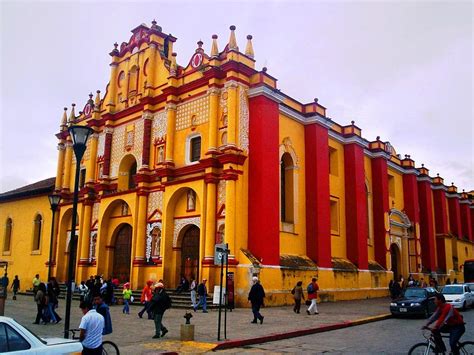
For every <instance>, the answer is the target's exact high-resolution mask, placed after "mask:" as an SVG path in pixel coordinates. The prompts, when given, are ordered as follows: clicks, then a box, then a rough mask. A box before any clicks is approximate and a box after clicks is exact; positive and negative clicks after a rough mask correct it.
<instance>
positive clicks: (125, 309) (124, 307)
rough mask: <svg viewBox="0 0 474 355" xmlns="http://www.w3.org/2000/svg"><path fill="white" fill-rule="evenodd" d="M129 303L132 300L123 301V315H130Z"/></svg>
mask: <svg viewBox="0 0 474 355" xmlns="http://www.w3.org/2000/svg"><path fill="white" fill-rule="evenodd" d="M129 301H130V300H126V299H124V300H123V311H122V312H123V313H127V314H129V313H130V307H129V306H128V302H129Z"/></svg>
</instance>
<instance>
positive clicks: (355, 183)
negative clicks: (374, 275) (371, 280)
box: [344, 143, 369, 270]
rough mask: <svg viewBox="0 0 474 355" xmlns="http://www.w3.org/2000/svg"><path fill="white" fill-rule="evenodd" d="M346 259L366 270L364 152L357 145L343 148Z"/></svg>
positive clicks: (366, 234) (366, 232) (366, 229)
mask: <svg viewBox="0 0 474 355" xmlns="http://www.w3.org/2000/svg"><path fill="white" fill-rule="evenodd" d="M344 180H345V197H346V226H347V227H346V231H347V232H346V234H347V257H348V258H349V260H350V261H352V262H353V263H354V264H356V265H357V267H358V268H359V269H364V270H366V269H368V267H369V264H368V250H367V236H368V225H367V213H368V212H367V195H366V189H365V172H364V150H363V148H362V147H361V146H360V145H358V144H355V143H353V144H347V145H345V146H344Z"/></svg>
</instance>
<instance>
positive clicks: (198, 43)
mask: <svg viewBox="0 0 474 355" xmlns="http://www.w3.org/2000/svg"><path fill="white" fill-rule="evenodd" d="M203 44H204V43H203V42H202V41H201V40H199V41H198V42H197V45H198V47H199V48H202V45H203Z"/></svg>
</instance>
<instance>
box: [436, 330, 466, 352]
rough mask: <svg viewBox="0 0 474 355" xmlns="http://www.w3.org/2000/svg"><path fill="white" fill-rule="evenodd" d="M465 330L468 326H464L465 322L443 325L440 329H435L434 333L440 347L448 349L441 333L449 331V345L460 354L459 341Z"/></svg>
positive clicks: (444, 349)
mask: <svg viewBox="0 0 474 355" xmlns="http://www.w3.org/2000/svg"><path fill="white" fill-rule="evenodd" d="M465 331H466V328H465V327H464V324H460V325H455V326H449V325H443V326H442V327H441V328H440V329H437V330H434V331H433V335H434V338H435V342H436V345H438V347H439V349H440V350H443V351H446V346H445V345H444V342H443V339H442V338H441V333H449V346H450V347H451V351H452V352H453V354H459V350H458V347H457V343H458V341H459V339H461V337H462V335H463V334H464V332H465Z"/></svg>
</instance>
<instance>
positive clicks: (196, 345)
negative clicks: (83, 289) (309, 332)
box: [5, 295, 389, 354]
mask: <svg viewBox="0 0 474 355" xmlns="http://www.w3.org/2000/svg"><path fill="white" fill-rule="evenodd" d="M64 306H65V301H64V300H60V305H59V310H58V313H59V315H60V316H61V317H63V315H64ZM388 307H389V299H388V298H375V299H368V300H358V301H341V302H336V303H322V304H319V305H318V308H319V315H311V316H308V315H307V314H306V312H305V309H306V308H302V313H301V314H295V313H294V312H293V310H292V307H291V306H287V307H272V308H263V309H262V314H263V315H264V316H265V320H264V322H263V324H262V325H260V324H250V321H251V320H252V313H251V310H250V309H249V308H239V309H235V310H233V311H232V312H227V339H228V341H229V342H233V344H234V343H235V344H239V343H240V341H242V340H246V339H247V340H248V339H252V338H259V339H261V338H262V337H267V340H268V339H269V338H271V337H272V336H273V337H275V336H279V335H281V334H287V333H289V332H295V331H304V330H305V329H311V328H317V327H322V326H327V325H332V324H340V323H343V322H351V321H357V320H360V319H366V318H369V317H374V316H378V315H383V314H387V312H388ZM139 310H140V309H139V307H137V306H132V307H131V314H130V315H125V314H122V306H113V307H111V315H112V321H113V333H112V334H110V335H107V336H105V338H106V339H109V340H112V341H113V342H115V343H116V344H117V345H118V346H119V347H120V350H121V353H122V354H157V353H162V352H173V351H175V352H180V353H185V352H193V353H204V352H208V351H211V350H212V349H214V348H215V347H216V346H217V345H218V341H217V320H218V312H217V311H216V310H212V311H209V313H207V314H206V313H202V312H197V313H194V312H193V313H192V314H193V318H192V319H191V323H192V324H195V341H193V342H182V341H180V325H181V324H184V323H185V319H184V318H183V316H184V313H185V311H184V310H182V309H171V310H169V311H168V312H166V314H165V317H164V324H165V325H166V327H167V328H168V329H169V333H168V334H167V335H166V337H165V338H163V339H152V338H151V337H152V336H153V334H154V324H153V321H151V320H147V319H145V318H143V319H140V318H138V316H137V313H138V311H139ZM35 315H36V305H35V303H34V301H33V298H32V297H31V296H18V300H17V301H13V300H12V299H11V295H9V297H8V299H7V301H6V305H5V316H9V317H12V318H14V319H16V320H17V321H18V322H19V323H21V324H23V325H25V326H26V327H28V328H29V329H30V330H32V331H34V332H35V333H36V334H38V335H39V336H59V337H62V335H63V331H64V323H63V322H64V317H63V321H61V323H59V324H55V325H53V324H50V325H35V324H32V323H33V321H34V318H35ZM81 315H82V314H81V312H80V309H79V307H78V302H77V301H73V305H72V310H71V327H72V328H77V327H78V325H79V322H80V317H81ZM223 315H224V314H222V316H223ZM222 338H223V332H222ZM240 344H242V343H240ZM243 344H245V343H243Z"/></svg>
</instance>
